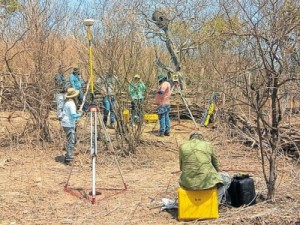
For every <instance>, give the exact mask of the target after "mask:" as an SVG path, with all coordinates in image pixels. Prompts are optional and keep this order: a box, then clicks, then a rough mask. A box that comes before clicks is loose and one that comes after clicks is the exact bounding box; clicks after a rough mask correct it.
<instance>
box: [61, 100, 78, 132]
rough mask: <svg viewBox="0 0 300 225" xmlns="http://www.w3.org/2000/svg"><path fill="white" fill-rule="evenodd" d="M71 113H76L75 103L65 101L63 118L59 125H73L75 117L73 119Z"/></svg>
mask: <svg viewBox="0 0 300 225" xmlns="http://www.w3.org/2000/svg"><path fill="white" fill-rule="evenodd" d="M72 114H76V105H75V102H74V101H67V102H66V103H65V105H64V108H63V118H62V120H61V125H62V126H63V127H75V126H76V125H75V121H76V119H73V116H72Z"/></svg>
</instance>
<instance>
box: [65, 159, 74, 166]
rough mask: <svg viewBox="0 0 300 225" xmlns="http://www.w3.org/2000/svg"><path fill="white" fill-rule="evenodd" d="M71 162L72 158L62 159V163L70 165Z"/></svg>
mask: <svg viewBox="0 0 300 225" xmlns="http://www.w3.org/2000/svg"><path fill="white" fill-rule="evenodd" d="M72 162H73V160H72V159H65V160H64V164H66V165H71V164H72Z"/></svg>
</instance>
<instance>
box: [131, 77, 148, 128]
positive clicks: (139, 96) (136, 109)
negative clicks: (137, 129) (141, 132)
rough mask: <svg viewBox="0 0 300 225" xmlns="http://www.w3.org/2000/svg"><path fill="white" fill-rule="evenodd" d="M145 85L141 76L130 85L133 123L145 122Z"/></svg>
mask: <svg viewBox="0 0 300 225" xmlns="http://www.w3.org/2000/svg"><path fill="white" fill-rule="evenodd" d="M145 90H146V86H145V84H144V83H143V82H142V81H141V77H140V75H138V74H136V75H134V77H133V81H132V82H131V83H130V84H129V87H128V91H129V94H130V97H131V123H132V124H133V123H134V122H137V121H138V122H142V120H143V118H142V117H143V101H144V92H145Z"/></svg>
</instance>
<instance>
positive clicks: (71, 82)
mask: <svg viewBox="0 0 300 225" xmlns="http://www.w3.org/2000/svg"><path fill="white" fill-rule="evenodd" d="M74 79H75V77H74V75H73V74H70V76H69V81H70V84H71V86H72V88H75V80H74Z"/></svg>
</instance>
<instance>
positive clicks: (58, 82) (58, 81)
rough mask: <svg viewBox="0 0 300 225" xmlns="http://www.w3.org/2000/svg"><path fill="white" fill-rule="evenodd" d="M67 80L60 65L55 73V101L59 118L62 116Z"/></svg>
mask: <svg viewBox="0 0 300 225" xmlns="http://www.w3.org/2000/svg"><path fill="white" fill-rule="evenodd" d="M67 87H68V84H67V81H66V78H65V75H64V72H63V67H62V66H61V65H60V66H59V68H58V71H57V74H56V75H55V101H56V111H57V118H58V119H59V120H61V119H62V117H63V107H64V102H65V93H66V91H67Z"/></svg>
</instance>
